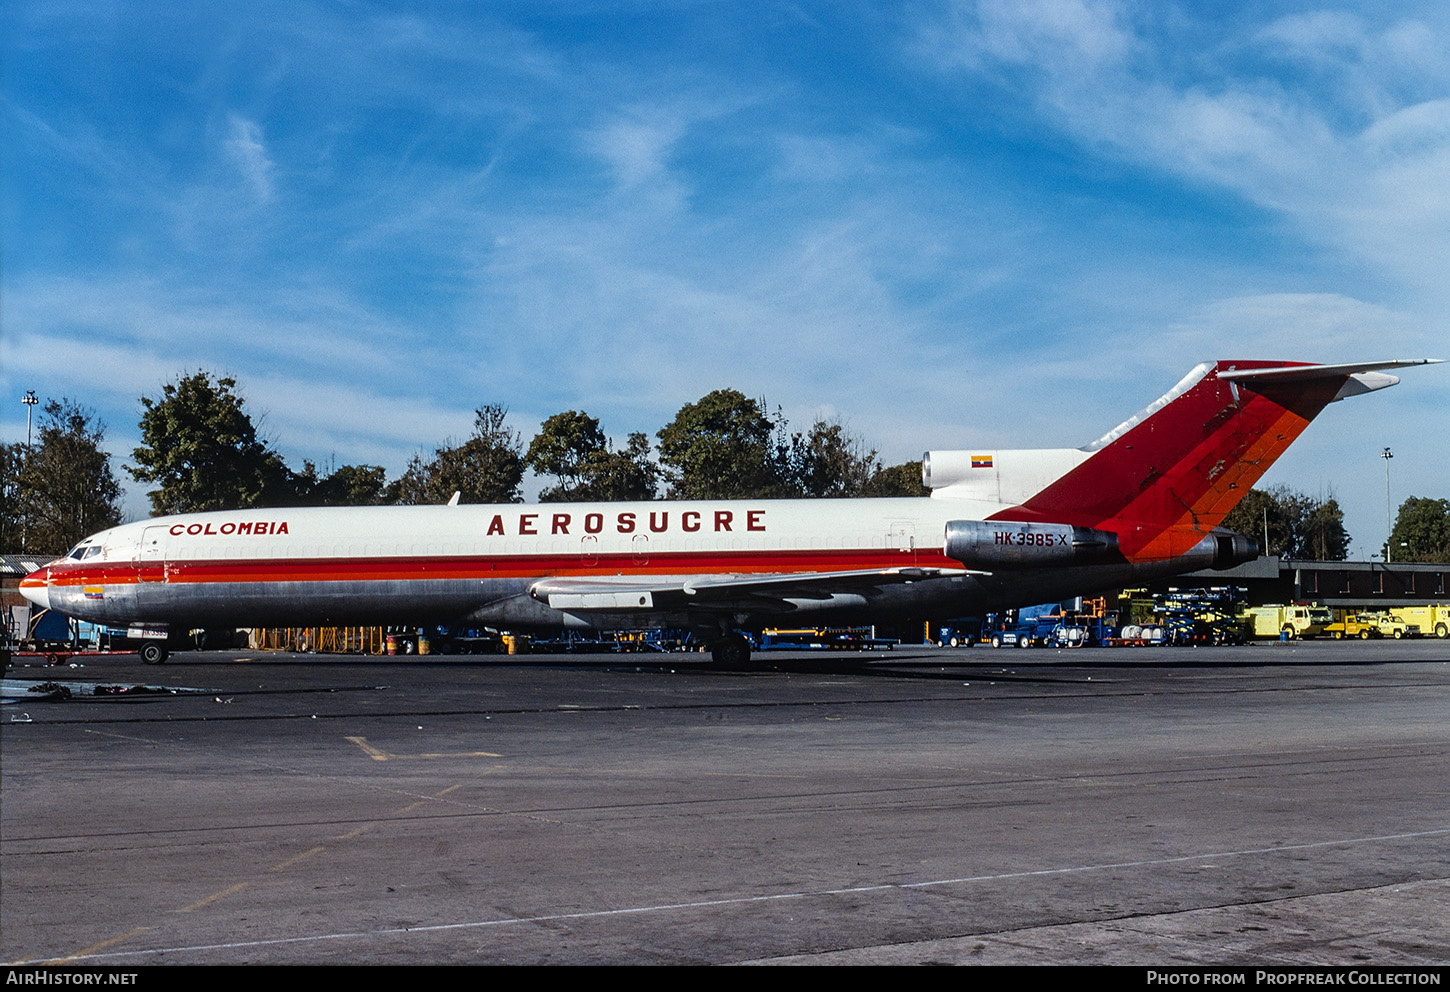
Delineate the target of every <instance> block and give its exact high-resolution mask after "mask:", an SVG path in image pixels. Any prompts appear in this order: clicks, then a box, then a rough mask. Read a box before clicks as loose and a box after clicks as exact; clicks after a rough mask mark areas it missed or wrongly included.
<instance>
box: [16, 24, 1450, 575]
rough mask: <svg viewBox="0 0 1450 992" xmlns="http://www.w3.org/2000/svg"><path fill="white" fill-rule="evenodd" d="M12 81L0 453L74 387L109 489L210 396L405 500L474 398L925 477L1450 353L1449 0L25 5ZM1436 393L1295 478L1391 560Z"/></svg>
mask: <svg viewBox="0 0 1450 992" xmlns="http://www.w3.org/2000/svg"><path fill="white" fill-rule="evenodd" d="M229 7H235V8H236V9H228V8H229ZM0 46H3V49H0V84H3V88H0V114H3V116H0V127H3V140H0V182H3V184H4V187H3V188H4V214H3V218H4V219H3V224H4V227H3V269H0V273H3V275H0V278H3V285H0V291H3V297H0V395H3V396H6V397H10V398H11V399H10V400H9V401H7V402H6V403H5V404H4V406H3V409H0V433H3V436H4V438H5V439H6V440H16V439H23V437H24V432H25V419H24V408H23V406H22V405H21V404H20V403H19V397H20V395H21V394H22V393H23V392H24V390H26V389H34V390H36V392H37V393H38V394H40V395H41V396H42V397H60V396H67V397H71V398H73V399H76V400H78V401H80V402H82V403H84V404H86V405H88V406H91V407H93V408H95V409H96V410H97V411H98V412H99V413H100V414H101V416H102V417H103V418H104V420H105V421H106V423H107V425H108V428H109V444H110V447H111V448H112V450H114V451H115V452H116V454H117V456H118V461H117V464H118V468H119V464H120V463H123V462H124V460H125V459H126V457H128V456H129V453H130V450H131V448H132V447H134V446H135V444H136V442H137V429H136V422H137V419H138V418H139V414H140V403H139V398H140V397H141V396H143V395H146V396H156V395H159V393H160V390H161V387H162V385H163V384H164V383H166V382H168V381H172V380H174V379H175V378H177V377H178V376H179V375H182V374H187V373H189V372H191V371H194V370H196V369H207V370H210V371H213V372H216V373H218V374H226V375H231V376H234V377H236V378H237V380H238V381H239V383H240V386H241V389H242V392H243V394H244V395H245V396H246V397H247V402H248V406H249V409H250V410H251V411H252V413H253V415H254V417H256V418H257V419H258V420H259V421H260V422H261V423H262V425H263V429H264V431H265V432H266V434H267V435H268V436H269V437H270V438H271V440H272V441H273V443H274V444H275V445H276V446H277V447H278V449H279V450H280V451H281V452H282V453H283V455H284V456H285V457H286V458H287V460H288V463H289V464H291V465H293V466H294V467H300V466H301V463H302V460H303V459H304V458H307V459H311V460H312V461H314V462H317V463H319V464H325V463H328V462H329V461H332V460H335V461H336V462H337V463H338V464H343V463H359V462H366V463H373V464H380V465H383V466H385V467H386V468H387V469H388V470H389V473H390V475H396V474H397V473H398V472H400V471H401V470H402V468H403V467H404V465H405V464H406V462H407V460H408V458H409V457H410V456H411V455H412V454H414V453H415V452H418V451H420V450H421V451H428V450H431V449H432V448H433V447H436V446H438V445H439V444H442V443H443V442H445V441H446V440H448V439H450V438H451V439H454V440H460V439H462V438H463V437H464V436H466V434H467V433H468V430H469V427H470V424H471V420H472V410H473V409H474V407H476V406H479V405H481V404H484V403H502V404H504V405H506V406H507V407H508V408H509V410H510V422H511V424H512V425H513V426H514V427H515V428H516V429H517V430H519V431H520V432H521V433H522V434H523V435H524V439H525V441H526V442H527V440H528V438H530V437H532V435H533V433H534V432H535V431H536V430H537V428H538V425H539V422H540V421H542V420H543V419H544V418H545V417H547V416H549V415H550V414H553V413H557V412H559V411H562V410H566V409H583V410H586V411H588V412H589V413H590V414H592V415H594V416H596V417H599V418H600V419H601V421H602V425H603V427H604V428H605V430H606V431H607V432H609V433H610V434H611V435H613V436H614V437H615V438H617V439H620V440H622V439H623V438H624V436H625V435H626V434H627V433H629V432H630V431H634V430H643V431H647V432H649V433H650V434H651V435H653V433H654V432H655V431H656V430H658V429H659V427H661V426H663V425H664V424H665V423H666V422H668V421H669V420H670V419H671V418H672V417H673V416H674V413H675V412H676V411H677V410H678V409H679V408H680V406H682V405H683V404H685V403H687V402H691V401H693V400H695V399H698V398H699V397H700V396H702V395H703V394H704V393H706V392H708V391H709V390H711V389H716V388H720V387H724V386H729V387H733V388H737V389H740V390H742V391H744V392H745V393H747V394H749V395H752V396H758V397H764V398H765V399H766V400H767V402H768V403H769V404H770V405H771V406H772V407H774V406H780V407H782V408H783V410H784V413H785V415H786V416H787V417H788V418H789V419H790V420H791V421H792V423H793V424H795V425H798V426H805V425H808V424H809V423H810V422H811V421H812V420H813V419H814V418H815V417H817V416H826V417H840V418H841V419H842V420H843V421H844V422H845V423H846V424H847V426H848V427H849V428H850V429H851V430H853V431H854V432H856V433H857V434H859V435H861V436H862V437H864V438H865V439H866V440H867V441H868V442H869V443H870V444H871V445H873V446H874V447H876V448H878V449H879V450H880V452H881V454H882V456H883V457H884V458H885V459H886V460H888V461H889V462H899V461H904V460H907V459H911V458H916V457H919V456H920V454H921V452H922V451H923V450H925V449H928V448H933V447H935V448H968V447H986V446H998V447H1062V446H1075V445H1079V444H1084V443H1087V442H1088V441H1090V440H1092V439H1094V438H1096V437H1097V436H1099V435H1100V434H1102V433H1103V432H1105V431H1106V430H1107V429H1109V428H1110V427H1112V426H1114V425H1115V424H1116V423H1118V422H1119V421H1120V420H1122V419H1123V418H1124V417H1125V416H1126V415H1128V414H1130V413H1132V412H1134V411H1136V410H1137V409H1138V408H1140V407H1142V406H1143V405H1145V404H1147V403H1148V402H1150V401H1152V400H1153V399H1155V398H1156V397H1157V396H1158V395H1160V394H1161V393H1162V392H1164V391H1165V390H1167V389H1168V388H1169V387H1170V386H1172V385H1173V384H1174V383H1175V382H1177V380H1178V379H1179V378H1180V377H1181V375H1182V374H1183V373H1184V372H1186V371H1187V370H1188V369H1189V368H1190V367H1192V365H1193V364H1195V363H1196V362H1198V361H1201V360H1208V359H1217V358H1283V359H1291V360H1309V361H1324V362H1335V361H1351V360H1356V359H1366V358H1368V359H1378V358H1419V357H1443V358H1450V344H1447V341H1450V334H1447V329H1450V328H1447V325H1450V319H1447V316H1446V314H1447V312H1450V306H1447V304H1450V278H1447V274H1450V8H1447V7H1445V6H1444V5H1443V4H1435V3H1372V4H1371V3H1365V4H1354V3H1333V4H1331V3H1324V4H1314V3H1306V4H1296V3H1283V4H1277V5H1263V4H1254V3H1244V4H1236V3H1213V4H1173V3H1131V2H1113V0H1101V2H1098V0H1037V2H1032V0H980V2H960V3H953V2H938V0H932V2H906V3H891V4H868V3H852V2H830V3H772V2H755V3H748V2H744V3H742V2H721V3H711V2H675V3H671V2H649V3H624V2H619V3H609V2H599V3H582V2H581V3H549V2H528V3H526V2H518V3H510V2H506V0H502V2H497V0H496V2H490V3H487V4H478V3H457V4H451V3H433V4H416V5H414V4H379V3H368V2H328V3H307V2H287V3H267V2H258V3H249V4H245V5H216V4H160V5H158V4H154V3H150V4H142V3H130V2H112V3H104V2H95V0H90V2H84V3H80V2H46V0H12V2H10V3H7V4H5V5H4V6H3V7H0ZM1447 371H1450V370H1447V368H1445V367H1442V368H1431V369H1420V370H1410V371H1408V372H1407V373H1405V375H1404V381H1403V383H1402V384H1401V385H1400V386H1398V387H1396V388H1395V389H1393V390H1390V391H1387V392H1383V393H1378V394H1374V395H1371V396H1367V397H1363V398H1360V399H1357V400H1355V401H1353V402H1352V403H1346V404H1343V405H1339V406H1335V407H1331V408H1330V409H1329V410H1328V411H1326V413H1325V414H1324V415H1323V417H1322V418H1321V419H1320V420H1319V421H1318V422H1316V423H1315V425H1314V426H1313V427H1311V428H1310V431H1309V432H1308V433H1307V434H1306V436H1305V437H1304V438H1302V439H1301V440H1300V441H1299V442H1298V444H1297V445H1296V446H1295V447H1294V448H1293V449H1291V451H1290V452H1289V454H1288V455H1286V456H1285V458H1284V459H1282V460H1281V461H1280V463H1279V464H1278V465H1276V466H1275V468H1274V469H1273V470H1272V471H1271V472H1270V474H1269V475H1268V476H1267V477H1266V479H1265V484H1285V485H1290V486H1292V487H1294V488H1297V489H1301V490H1304V491H1307V492H1309V493H1311V494H1315V495H1319V494H1328V493H1331V492H1332V493H1333V494H1334V495H1335V496H1336V497H1337V498H1338V499H1339V500H1340V502H1341V504H1343V505H1344V506H1345V509H1346V514H1347V524H1348V527H1349V530H1350V532H1351V534H1352V535H1353V538H1354V548H1355V550H1356V552H1358V551H1360V550H1361V549H1363V550H1364V551H1366V552H1367V551H1368V550H1371V549H1372V548H1374V547H1377V546H1378V544H1379V542H1380V541H1381V540H1382V539H1383V533H1384V516H1385V473H1384V469H1385V463H1384V461H1383V460H1382V459H1381V458H1380V452H1381V450H1382V449H1383V448H1384V447H1385V446H1387V445H1388V446H1390V447H1392V448H1393V449H1394V451H1395V456H1396V457H1395V459H1394V460H1393V462H1392V464H1391V466H1390V469H1391V485H1392V489H1393V498H1394V503H1395V504H1396V505H1398V503H1399V501H1400V500H1401V499H1403V498H1404V497H1405V496H1408V495H1411V494H1414V495H1422V496H1437V497H1445V496H1450V472H1447V470H1446V467H1445V463H1446V441H1445V438H1446V433H1447V428H1450V375H1447ZM119 474H121V475H122V478H123V481H126V482H127V484H128V486H127V488H128V493H129V494H128V502H127V505H128V507H129V508H130V510H131V512H132V513H133V515H136V516H143V515H144V514H145V512H146V501H145V496H144V489H143V487H142V486H140V485H139V484H136V483H131V482H129V478H128V477H126V476H124V474H123V473H119Z"/></svg>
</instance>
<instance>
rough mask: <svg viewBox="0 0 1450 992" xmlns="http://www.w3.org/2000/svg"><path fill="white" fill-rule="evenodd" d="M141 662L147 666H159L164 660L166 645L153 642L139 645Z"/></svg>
mask: <svg viewBox="0 0 1450 992" xmlns="http://www.w3.org/2000/svg"><path fill="white" fill-rule="evenodd" d="M140 654H141V661H142V662H144V663H145V664H147V665H159V664H161V663H162V662H163V661H165V660H166V645H164V644H158V643H156V642H155V641H151V642H149V643H146V644H143V645H141V651H140Z"/></svg>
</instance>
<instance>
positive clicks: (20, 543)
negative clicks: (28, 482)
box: [0, 444, 25, 554]
mask: <svg viewBox="0 0 1450 992" xmlns="http://www.w3.org/2000/svg"><path fill="white" fill-rule="evenodd" d="M24 467H25V445H23V444H3V445H0V551H3V552H4V553H5V554H12V553H16V552H20V551H23V550H25V545H24V534H23V529H24V528H23V518H22V517H21V515H20V471H21V469H22V468H24Z"/></svg>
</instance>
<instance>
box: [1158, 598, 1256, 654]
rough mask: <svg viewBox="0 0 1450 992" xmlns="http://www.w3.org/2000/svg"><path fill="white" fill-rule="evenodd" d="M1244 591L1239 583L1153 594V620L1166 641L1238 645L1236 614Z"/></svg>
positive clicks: (1239, 634)
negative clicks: (1160, 628) (1162, 630)
mask: <svg viewBox="0 0 1450 992" xmlns="http://www.w3.org/2000/svg"><path fill="white" fill-rule="evenodd" d="M1246 593H1247V590H1246V589H1244V588H1242V587H1240V586H1214V587H1211V588H1207V589H1177V588H1173V589H1169V590H1168V592H1167V593H1160V594H1159V595H1156V596H1154V597H1153V615H1154V621H1155V623H1156V624H1158V625H1161V626H1162V627H1163V628H1164V638H1163V639H1164V643H1166V644H1171V645H1189V646H1193V647H1198V646H1200V645H1219V644H1242V643H1243V642H1244V625H1243V622H1242V621H1241V620H1240V619H1239V618H1238V617H1237V616H1236V614H1237V612H1238V604H1239V603H1241V602H1242V601H1243V598H1244V596H1245V594H1246Z"/></svg>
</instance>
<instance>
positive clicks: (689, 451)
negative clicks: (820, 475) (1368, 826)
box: [658, 389, 789, 499]
mask: <svg viewBox="0 0 1450 992" xmlns="http://www.w3.org/2000/svg"><path fill="white" fill-rule="evenodd" d="M783 429H784V424H783V422H782V421H781V419H780V417H779V416H777V417H776V418H775V419H772V418H770V417H768V416H766V414H765V411H764V410H763V409H762V408H761V404H760V403H757V402H756V401H755V400H752V399H747V398H746V397H745V395H744V394H743V393H740V392H738V391H736V390H734V389H717V390H715V391H714V392H712V393H709V394H707V395H705V396H703V397H701V398H700V400H698V401H697V402H695V403H688V404H686V405H685V406H683V407H681V408H680V412H679V413H677V414H676V415H675V419H674V420H672V421H670V423H668V424H666V425H665V426H664V428H662V429H661V430H660V432H659V435H658V436H659V439H660V464H661V465H662V466H663V468H664V472H665V477H666V479H667V480H668V482H669V487H670V488H669V494H670V496H672V497H674V498H676V499H743V498H749V497H762V496H763V497H769V496H779V495H783V494H784V491H785V490H787V489H788V488H789V487H788V485H787V484H785V480H783V478H782V477H783V475H785V473H784V472H783V471H782V465H781V462H782V458H781V448H782V447H784V444H783V443H782V442H781V440H780V438H779V437H778V435H780V434H782V433H783Z"/></svg>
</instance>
